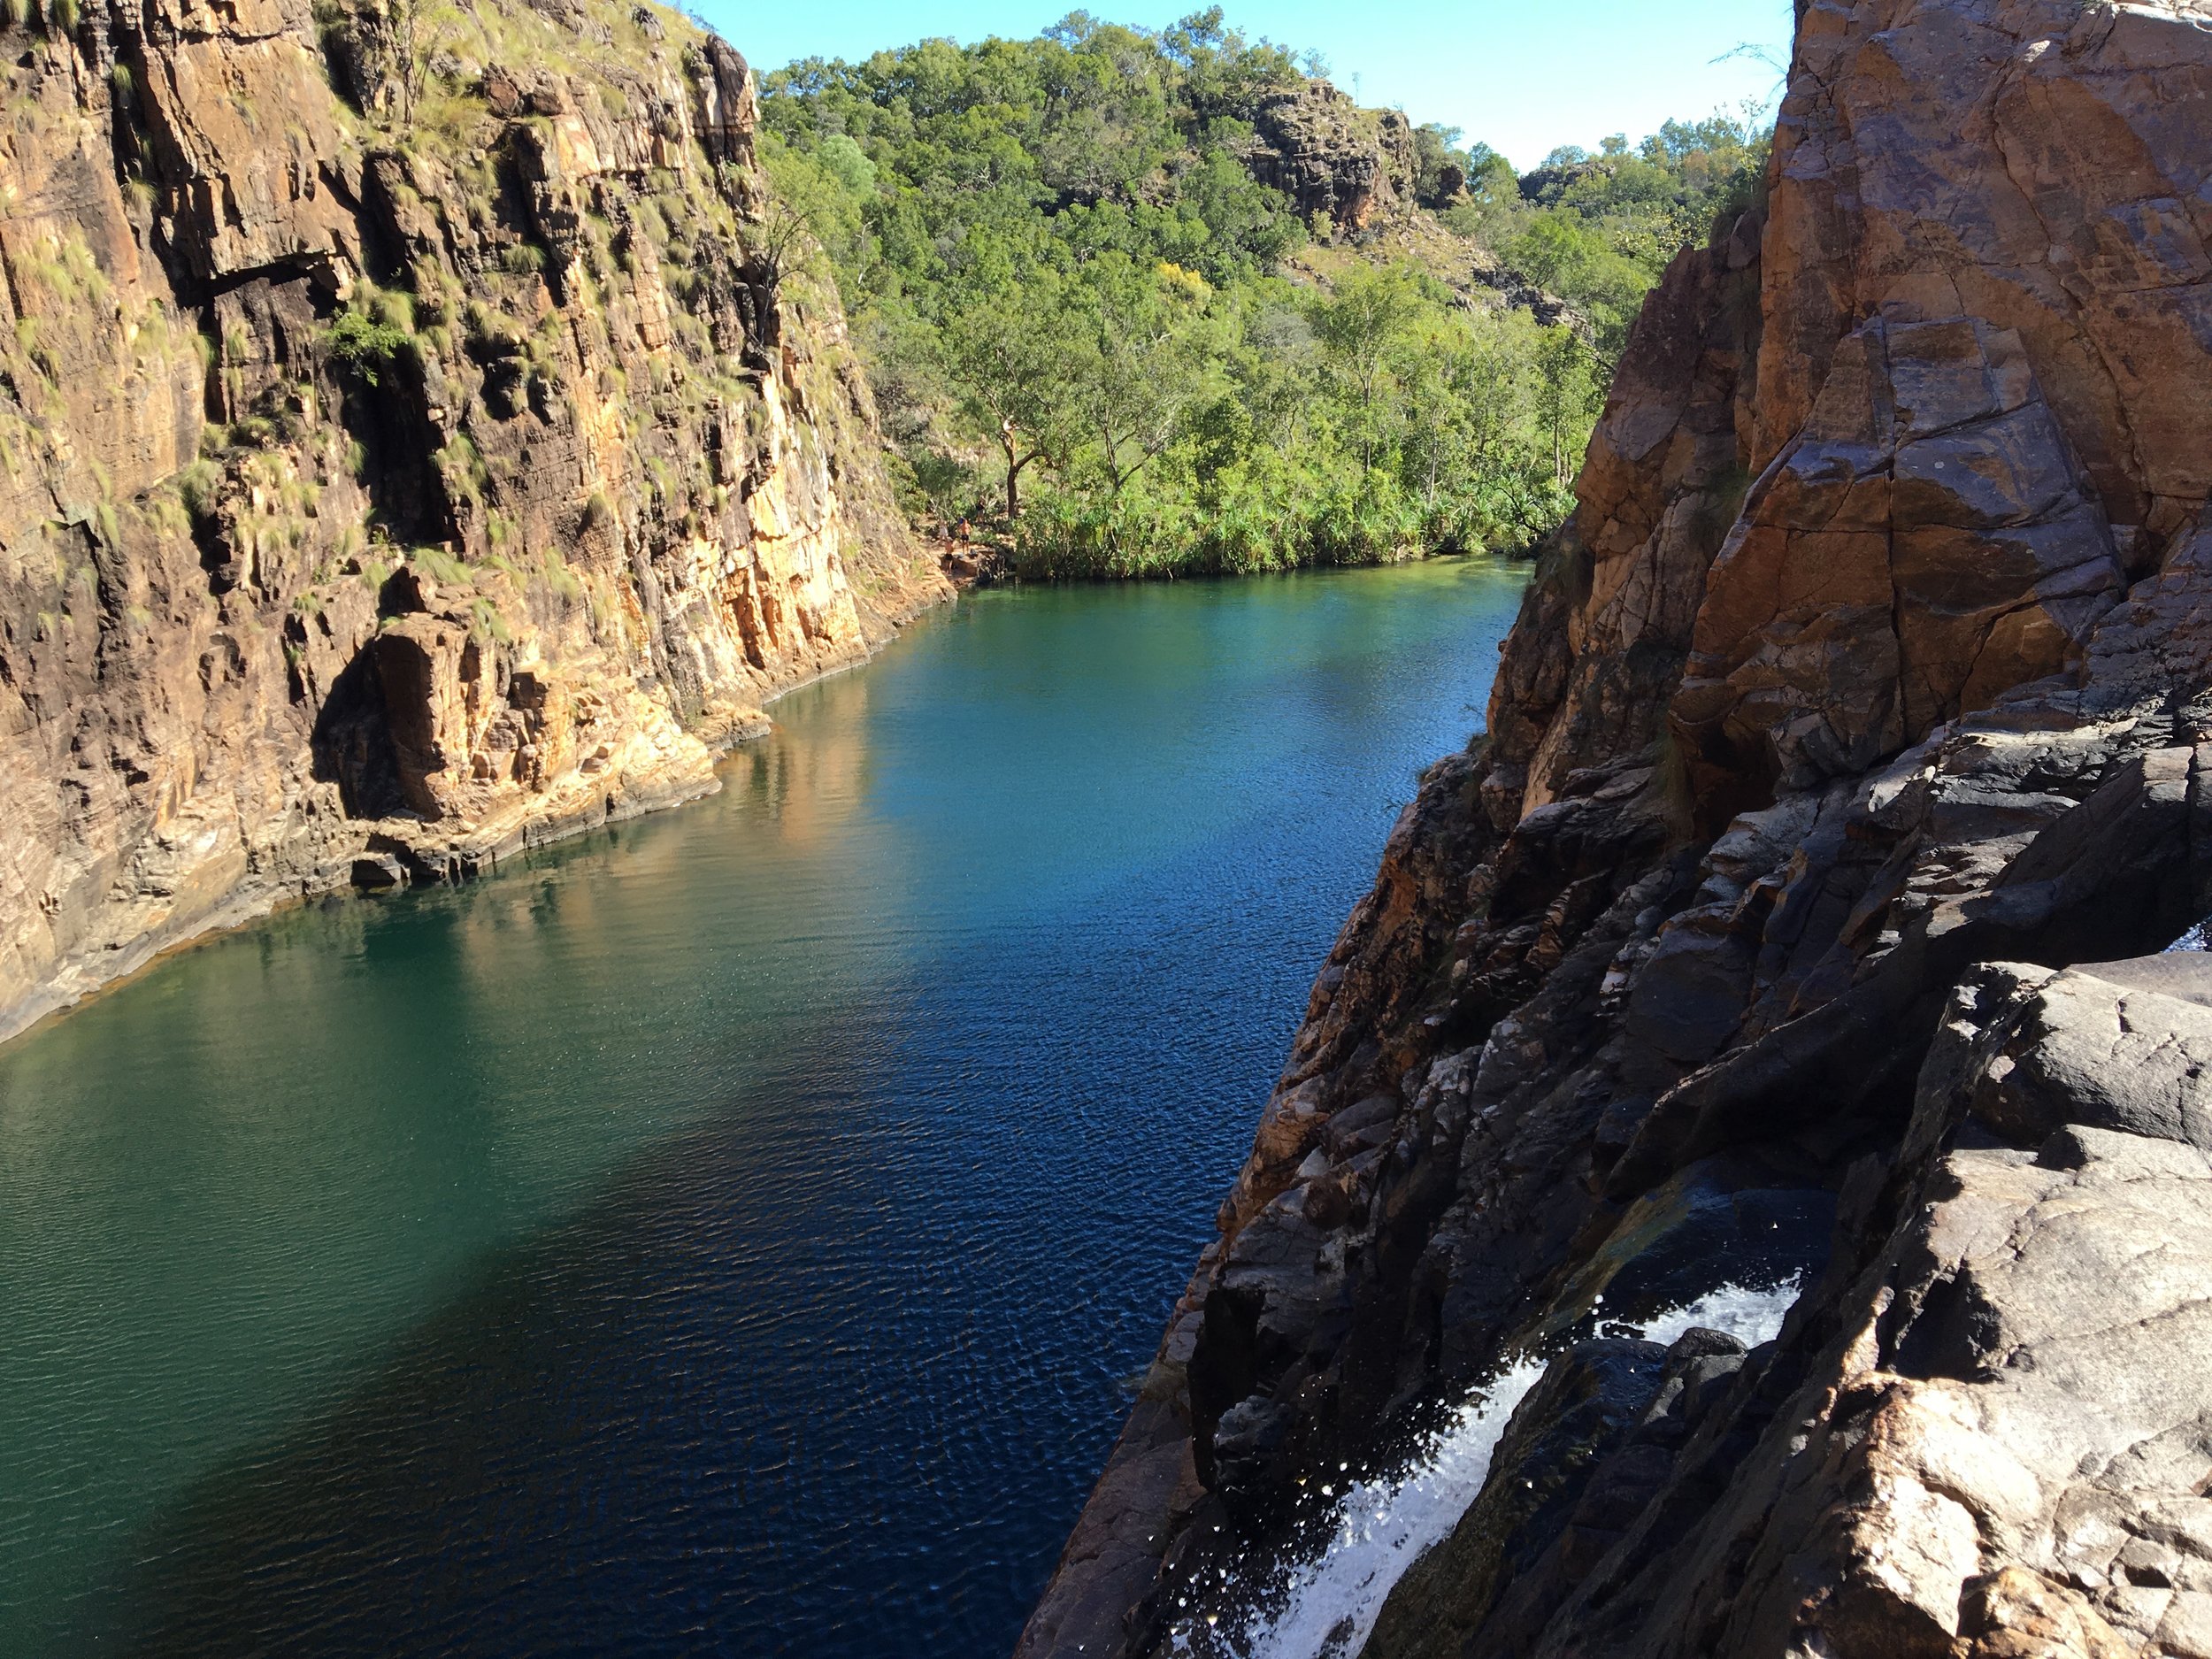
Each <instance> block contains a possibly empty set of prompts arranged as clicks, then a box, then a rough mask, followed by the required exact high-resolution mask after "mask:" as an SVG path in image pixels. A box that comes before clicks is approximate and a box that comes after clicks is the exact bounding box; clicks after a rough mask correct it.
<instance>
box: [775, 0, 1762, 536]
mask: <svg viewBox="0 0 2212 1659" xmlns="http://www.w3.org/2000/svg"><path fill="white" fill-rule="evenodd" d="M1313 66H1314V63H1313V60H1311V59H1310V58H1301V57H1300V55H1298V54H1296V53H1294V52H1293V51H1291V50H1289V49H1287V48H1285V47H1282V46H1279V45H1277V44H1275V43H1273V42H1267V41H1264V40H1254V39H1251V38H1249V37H1248V36H1246V35H1243V34H1241V33H1240V32H1238V31H1237V30H1235V29H1233V28H1232V27H1229V26H1228V25H1227V24H1226V23H1225V21H1224V19H1223V15H1222V13H1221V12H1220V11H1219V10H1218V9H1214V10H1210V11H1207V12H1200V13H1195V14H1194V15H1192V16H1190V17H1188V18H1186V19H1183V20H1182V21H1181V22H1180V23H1179V24H1177V25H1176V26H1174V27H1171V28H1168V29H1164V30H1159V31H1151V30H1145V29H1138V28H1131V27H1122V26H1118V25H1114V24H1109V23H1105V22H1102V21H1101V20H1099V19H1096V18H1094V17H1093V16H1092V15H1090V14H1089V13H1087V12H1075V13H1072V14H1071V15H1070V16H1069V17H1068V18H1066V19H1064V20H1063V21H1062V22H1061V23H1059V24H1058V25H1056V26H1055V27H1053V28H1050V29H1048V30H1047V31H1045V33H1044V34H1043V35H1040V36H1038V37H1037V38H1035V39H1033V40H1026V41H1007V40H998V39H992V40H987V41H983V42H978V43H977V44H974V45H972V46H966V47H962V46H956V45H955V44H953V43H952V42H949V41H943V40H932V41H924V42H920V43H919V44H917V45H914V46H910V47H906V48H903V49H902V50H895V51H883V52H878V53H876V54H874V55H873V56H872V57H870V58H867V59H866V60H864V62H859V63H847V62H830V61H825V60H822V59H810V60H808V61H806V62H803V63H799V64H795V65H792V66H791V67H789V68H788V69H786V70H783V71H781V72H780V73H776V74H774V75H772V76H770V77H769V78H768V80H767V82H766V87H765V96H764V101H763V111H764V124H763V125H764V131H763V136H762V142H763V148H764V157H765V159H766V162H767V165H768V167H769V170H770V173H771V176H772V180H773V181H774V184H775V186H776V190H777V194H778V196H780V198H782V199H783V200H785V201H787V202H788V203H790V204H795V206H794V209H793V211H795V212H797V213H799V214H800V215H801V216H802V217H803V219H804V220H805V222H806V223H807V224H808V225H809V226H810V227H811V229H812V231H813V234H814V236H815V238H816V239H817V240H818V242H819V244H820V246H821V247H822V249H823V250H826V256H827V261H828V264H829V265H830V267H831V268H832V270H833V274H834V278H835V280H836V282H837V285H838V287H839V288H840V290H841V294H842V296H843V299H844V302H845V304H846V307H847V309H848V311H849V312H850V313H851V315H852V317H853V319H854V322H855V328H856V334H857V335H858V337H859V338H860V340H861V342H862V343H863V346H864V349H865V351H866V353H867V355H868V357H869V360H870V362H871V365H872V373H873V377H874V380H875V383H876V391H877V395H878V401H879V406H880V407H881V408H882V410H883V412H884V415H885V417H886V424H887V429H888V430H889V432H890V433H891V434H892V435H893V437H894V439H895V442H896V443H897V445H898V449H899V452H900V457H901V462H902V481H903V483H904V485H905V487H906V490H907V494H908V498H909V503H910V507H911V508H912V509H913V510H914V511H916V512H917V513H918V514H919V515H921V516H923V517H926V518H927V517H937V518H941V519H943V520H945V521H947V522H949V521H951V520H954V519H957V518H982V519H987V520H988V521H989V522H991V523H992V524H993V525H995V526H996V528H997V529H998V531H999V532H1000V533H1001V534H1002V538H1003V540H1004V541H1006V542H1007V544H1008V545H1009V546H1010V548H1011V549H1013V551H1014V554H1015V557H1016V559H1017V563H1018V565H1019V566H1020V567H1021V568H1023V569H1025V570H1026V571H1028V572H1033V573H1038V574H1045V575H1080V574H1120V575H1128V574H1147V573H1155V572H1173V571H1185V570H1202V571H1240V570H1251V569H1267V568H1279V567H1283V566H1286V565H1296V564H1304V563H1315V562H1352V561H1369V560H1377V559H1386V558H1394V557H1407V556H1410V555H1414V554H1418V553H1423V552H1430V551H1436V550H1443V549H1477V548H1499V549H1510V548H1519V547H1523V546H1526V545H1529V544H1531V543H1532V542H1533V541H1535V540H1537V539H1539V538H1540V537H1541V536H1542V535H1543V534H1545V533H1547V532H1548V530H1549V529H1550V528H1551V527H1552V526H1554V525H1555V524H1556V523H1557V522H1558V520H1559V518H1561V517H1562V516H1563V513H1564V512H1565V511H1566V510H1567V507H1568V505H1569V497H1568V495H1567V490H1566V486H1567V483H1568V481H1569V480H1570V479H1571V475H1572V472H1573V468H1574V465H1575V464H1576V463H1577V462H1578V459H1579V457H1580V452H1581V449H1582V448H1583V446H1584V444H1585V443H1586V441H1587V437H1588V433H1589V427H1590V424H1591V422H1592V420H1593V419H1594V417H1595V411H1596V408H1597V404H1598V402H1599V399H1600V398H1601V395H1602V386H1603V382H1604V380H1605V379H1606V378H1607V376H1608V374H1609V365H1610V363H1611V361H1612V359H1613V357H1615V356H1616V355H1617V351H1618V349H1619V344H1620V342H1621V339H1622V338H1623V336H1624V334H1625V331H1626V329H1627V326H1628V325H1629V322H1630V321H1631V320H1632V319H1633V317H1634V314H1635V311H1636V308H1637V306H1638V305H1639V304H1640V302H1641V298H1642V296H1643V294H1644V292H1645V291H1646V290H1647V289H1648V288H1649V287H1650V286H1651V284H1652V283H1653V282H1654V281H1655V280H1656V279H1657V276H1658V274H1659V273H1660V272H1661V270H1663V267H1664V265H1665V262H1666V260H1667V259H1668V258H1669V257H1671V256H1672V254H1673V252H1674V251H1675V250H1676V249H1677V248H1678V247H1679V246H1681V245H1682V244H1683V243H1685V242H1694V241H1701V240H1702V239H1703V237H1704V236H1705V234H1706V233H1707V229H1708V227H1709V226H1710V225H1711V224H1712V222H1713V221H1714V219H1715V217H1716V215H1717V214H1719V213H1722V212H1724V211H1729V209H1730V208H1731V205H1732V204H1734V205H1735V206H1736V207H1738V208H1740V205H1741V204H1742V203H1743V202H1745V201H1747V200H1748V198H1749V192H1750V188H1751V184H1752V181H1753V180H1755V178H1756V176H1757V174H1758V171H1759V168H1760V166H1761V165H1762V164H1763V143H1762V141H1761V139H1760V137H1759V135H1758V134H1757V133H1756V131H1755V127H1754V126H1753V124H1752V123H1750V122H1748V121H1745V120H1736V119H1730V118H1726V117H1716V118H1714V119H1711V120H1709V121H1707V122H1703V123H1699V124H1696V125H1685V124H1682V123H1670V124H1669V125H1668V126H1667V127H1663V129H1662V130H1661V131H1660V132H1659V133H1658V134H1654V135H1653V136H1652V137H1650V138H1649V139H1647V140H1646V141H1645V142H1643V143H1642V144H1641V145H1640V146H1637V147H1634V148H1631V147H1630V146H1629V145H1628V143H1627V141H1626V140H1625V139H1620V140H1609V141H1607V143H1606V145H1605V147H1604V150H1603V151H1602V153H1601V154H1600V155H1598V156H1595V157H1592V156H1587V155H1585V154H1582V153H1581V152H1562V153H1560V154H1557V155H1555V156H1554V157H1550V158H1548V162H1547V165H1546V166H1545V167H1544V168H1543V169H1540V171H1539V172H1538V173H1535V174H1533V175H1532V176H1531V179H1530V180H1526V181H1524V180H1519V179H1517V178H1516V177H1515V175H1514V173H1513V170H1512V168H1511V167H1510V166H1509V165H1508V164H1507V163H1506V162H1505V160H1504V158H1503V157H1500V156H1498V155H1496V154H1495V153H1494V152H1493V151H1491V150H1488V149H1486V147H1485V146H1482V145H1480V144H1474V145H1470V146H1464V147H1463V146H1462V144H1461V142H1460V140H1461V136H1462V135H1461V134H1458V133H1456V132H1455V131H1452V130H1451V129H1448V128H1445V127H1434V126H1431V127H1421V128H1417V129H1415V131H1414V135H1413V156H1412V170H1413V173H1414V178H1413V180H1412V191H1411V195H1412V197H1413V200H1412V202H1410V203H1408V204H1404V211H1407V212H1417V213H1421V214H1423V215H1424V216H1427V215H1431V214H1432V215H1433V216H1434V217H1433V219H1430V221H1429V222H1430V223H1431V225H1432V228H1434V227H1435V225H1436V224H1437V223H1438V222H1439V221H1440V225H1441V227H1444V228H1442V229H1437V230H1435V235H1436V237H1438V238H1440V239H1441V240H1442V241H1443V242H1451V241H1452V239H1453V238H1454V237H1456V238H1458V239H1461V241H1462V242H1469V243H1473V244H1475V245H1476V246H1477V247H1479V249H1480V250H1483V251H1484V253H1485V254H1486V257H1487V258H1488V259H1489V261H1490V262H1491V264H1492V265H1494V266H1497V267H1502V271H1503V274H1502V277H1501V278H1500V281H1501V284H1502V285H1509V284H1508V279H1510V278H1517V279H1518V280H1521V281H1523V282H1525V283H1527V284H1530V285H1532V286H1534V287H1536V288H1540V289H1543V290H1545V291H1547V292H1548V293H1550V294H1553V295H1555V296H1559V297H1560V298H1561V299H1563V300H1564V301H1565V302H1566V303H1567V307H1568V311H1567V314H1566V318H1565V320H1563V321H1561V322H1557V323H1555V324H1553V325H1552V326H1544V325H1542V324H1540V323H1539V322H1538V321H1536V320H1535V319H1534V318H1533V317H1532V315H1530V314H1529V313H1528V312H1527V311H1518V310H1515V309H1513V308H1511V307H1510V306H1509V305H1507V304H1506V303H1503V301H1502V299H1501V298H1498V297H1496V296H1494V295H1493V294H1490V293H1488V292H1484V293H1479V294H1478V293H1473V292H1471V291H1470V289H1469V287H1468V284H1467V283H1466V281H1465V280H1464V278H1463V274H1462V275H1461V276H1460V277H1459V278H1457V279H1456V280H1454V273H1453V272H1452V271H1450V270H1448V269H1445V268H1444V266H1446V265H1450V264H1451V263H1452V262H1451V261H1441V262H1440V261H1438V260H1436V259H1433V258H1425V257H1422V256H1421V255H1419V254H1418V253H1416V254H1414V255H1413V256H1412V257H1408V256H1407V255H1406V253H1405V252H1404V251H1403V250H1402V249H1401V250H1396V251H1394V253H1393V254H1392V255H1391V257H1385V254H1384V250H1385V247H1386V246H1389V245H1391V244H1388V243H1386V242H1375V243H1373V244H1371V245H1368V246H1361V245H1360V239H1359V238H1358V237H1356V236H1355V237H1354V238H1353V239H1352V240H1353V243H1354V245H1353V246H1352V247H1351V248H1350V249H1349V250H1346V249H1343V248H1333V249H1331V250H1327V251H1328V252H1329V254H1330V255H1331V256H1332V257H1330V258H1328V259H1326V260H1323V259H1321V258H1319V257H1317V255H1318V253H1319V252H1320V250H1317V249H1315V248H1314V247H1313V246H1312V245H1311V244H1312V242H1313V241H1314V238H1315V237H1316V236H1317V234H1318V235H1320V236H1322V237H1324V238H1327V237H1330V236H1331V235H1332V234H1333V233H1334V231H1335V228H1336V227H1331V226H1328V225H1309V224H1308V223H1307V222H1305V221H1304V220H1303V219H1301V218H1300V216H1299V215H1298V213H1297V211H1295V209H1294V205H1293V204H1292V203H1291V202H1290V201H1289V200H1288V199H1287V198H1286V196H1283V195H1282V194H1281V193H1280V192H1279V191H1277V190H1275V189H1272V188H1269V187H1268V186H1267V185H1265V184H1263V183H1262V182H1260V181H1259V177H1258V176H1256V173H1260V172H1262V171H1263V170H1261V169H1256V167H1255V166H1254V165H1252V162H1253V158H1254V157H1255V153H1256V150H1258V149H1259V148H1260V145H1259V141H1258V137H1257V133H1256V127H1255V120H1256V118H1258V117H1259V116H1260V115H1261V113H1262V106H1263V102H1264V101H1265V100H1266V99H1268V98H1269V97H1270V96H1271V95H1279V94H1280V93H1282V92H1284V91H1286V90H1293V91H1294V90H1297V89H1298V88H1299V86H1300V83H1301V82H1302V80H1303V79H1304V78H1305V77H1306V76H1307V74H1308V73H1309V72H1310V69H1311V68H1312V67H1313ZM1447 232H1448V233H1449V234H1446V233H1447ZM1338 256H1342V257H1338Z"/></svg>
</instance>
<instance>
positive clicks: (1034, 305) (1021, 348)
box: [942, 277, 1079, 523]
mask: <svg viewBox="0 0 2212 1659" xmlns="http://www.w3.org/2000/svg"><path fill="white" fill-rule="evenodd" d="M1072 320H1073V319H1071V317H1070V316H1069V314H1068V312H1067V309H1066V306H1065V303H1064V300H1063V299H1062V296H1061V295H1060V293H1059V291H1058V284H1057V283H1056V281H1054V280H1051V279H1050V278H1049V277H1044V278H1040V279H1037V280H1033V281H1032V282H1031V283H1030V284H1029V285H1028V286H1027V287H1026V288H1018V289H1012V290H1007V291H1001V292H995V293H990V294H986V295H984V296H981V297H979V299H977V300H976V301H975V303H972V304H971V305H968V306H965V307H963V308H962V309H960V310H959V311H955V312H953V313H951V314H950V315H949V316H948V317H947V319H945V324H944V328H943V334H942V342H943V354H944V365H945V372H946V373H947V375H948V376H949V379H950V380H951V381H952V383H953V385H954V386H955V387H956V388H958V398H959V410H960V413H961V416H962V418H963V419H964V421H965V422H966V425H967V427H968V429H969V430H970V431H971V432H972V433H974V434H976V435H978V436H979V437H981V438H982V439H983V440H984V441H985V442H990V443H995V444H996V445H997V446H998V448H999V451H1000V453H1001V455H1002V457H1003V458H1004V480H1005V499H1006V518H1007V521H1008V522H1009V523H1011V522H1012V521H1013V520H1015V519H1017V518H1019V517H1020V516H1021V476H1022V472H1023V471H1024V469H1025V468H1027V467H1029V466H1031V465H1034V464H1035V463H1037V462H1040V461H1041V462H1043V463H1045V464H1046V465H1056V464H1058V462H1059V460H1060V459H1061V458H1062V457H1064V456H1065V455H1066V453H1067V450H1068V447H1069V444H1070V442H1071V436H1072V431H1071V428H1072V426H1073V422H1074V419H1075V414H1076V387H1075V383H1074V377H1075V374H1076V373H1077V370H1078V364H1079V358H1078V357H1077V354H1076V352H1075V350H1074V349H1073V348H1072V344H1071V340H1070V333H1069V331H1070V326H1071V322H1072Z"/></svg>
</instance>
